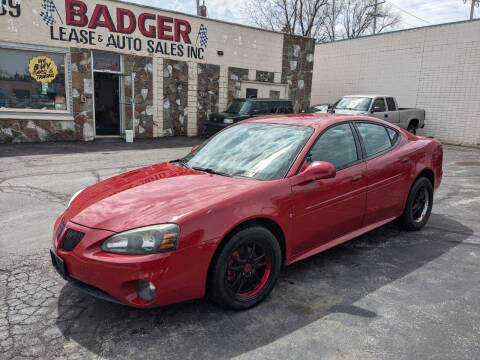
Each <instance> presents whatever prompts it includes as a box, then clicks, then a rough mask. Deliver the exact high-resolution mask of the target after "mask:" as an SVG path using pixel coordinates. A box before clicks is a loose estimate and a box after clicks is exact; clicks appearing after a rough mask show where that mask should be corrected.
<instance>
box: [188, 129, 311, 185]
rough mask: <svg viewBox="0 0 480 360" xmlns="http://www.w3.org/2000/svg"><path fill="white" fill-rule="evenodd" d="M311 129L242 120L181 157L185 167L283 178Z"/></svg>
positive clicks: (244, 175)
mask: <svg viewBox="0 0 480 360" xmlns="http://www.w3.org/2000/svg"><path fill="white" fill-rule="evenodd" d="M312 133H313V128H311V127H308V126H295V125H284V124H264V123H243V124H238V125H235V126H232V127H229V128H227V129H225V130H224V131H222V132H220V133H218V134H217V135H215V136H214V137H212V138H211V139H209V140H208V141H206V142H204V143H203V144H202V145H200V146H199V147H198V148H197V149H195V150H194V151H193V152H191V153H190V154H188V155H187V156H186V157H185V158H184V159H182V161H181V162H182V164H183V165H184V166H186V167H189V168H192V169H196V170H200V171H205V172H209V173H216V174H220V175H224V176H235V177H244V178H251V179H256V180H277V179H281V178H283V177H285V175H286V174H287V172H288V170H289V169H290V167H291V166H292V164H293V162H294V161H295V159H296V157H297V156H298V153H299V152H300V151H301V149H302V148H303V146H304V145H305V143H306V142H307V140H308V138H309V137H310V136H311V135H312Z"/></svg>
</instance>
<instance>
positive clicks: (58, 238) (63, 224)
mask: <svg viewBox="0 0 480 360" xmlns="http://www.w3.org/2000/svg"><path fill="white" fill-rule="evenodd" d="M63 229H65V221H63V219H62V221H61V222H60V225H58V229H57V240H60V236H61V235H62V232H63Z"/></svg>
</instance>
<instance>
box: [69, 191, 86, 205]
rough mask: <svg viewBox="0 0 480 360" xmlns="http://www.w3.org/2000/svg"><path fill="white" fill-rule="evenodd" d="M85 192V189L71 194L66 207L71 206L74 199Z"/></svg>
mask: <svg viewBox="0 0 480 360" xmlns="http://www.w3.org/2000/svg"><path fill="white" fill-rule="evenodd" d="M83 190H85V189H81V190H78V191H77V192H76V193H75V194H73V196H72V197H71V198H70V201H69V202H68V205H67V207H70V205H71V204H72V202H73V200H75V198H76V197H77V196H78V195H80V193H81V192H82V191H83Z"/></svg>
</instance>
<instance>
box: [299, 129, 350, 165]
mask: <svg viewBox="0 0 480 360" xmlns="http://www.w3.org/2000/svg"><path fill="white" fill-rule="evenodd" d="M308 160H309V161H328V162H331V163H332V164H333V166H335V168H336V169H337V170H341V169H344V168H346V167H348V166H349V165H350V164H352V163H354V162H356V161H357V160H358V154H357V145H356V144H355V138H354V136H353V133H352V129H351V128H350V125H349V124H340V125H336V126H333V127H331V128H329V129H327V130H325V132H323V133H322V134H321V135H320V137H319V139H318V140H317V142H316V143H315V144H314V145H313V146H312V148H311V149H310V153H309V159H308Z"/></svg>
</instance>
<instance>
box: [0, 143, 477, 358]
mask: <svg viewBox="0 0 480 360" xmlns="http://www.w3.org/2000/svg"><path fill="white" fill-rule="evenodd" d="M198 141H199V140H198V139H186V138H168V139H159V140H149V141H137V142H135V143H134V144H125V143H122V142H119V141H107V142H105V141H104V142H95V143H46V144H18V145H0V230H1V231H0V358H2V359H3V358H5V359H10V358H22V359H28V358H45V359H47V358H48V359H52V358H55V359H56V358H58V359H63V358H68V359H74V358H79V359H84V358H92V359H97V358H100V359H117V358H118V359H132V358H152V359H153V358H155V359H163V358H165V359H182V360H183V359H224V358H234V357H235V358H239V359H256V358H262V359H263V358H265V359H279V358H282V359H480V355H479V354H480V221H479V215H480V150H478V149H471V148H460V147H453V146H446V147H445V160H444V180H443V183H442V185H441V187H440V190H439V191H438V192H437V193H436V195H435V204H434V207H433V212H432V216H431V219H430V222H429V223H428V225H427V226H426V227H425V228H424V229H423V230H422V231H420V232H415V233H408V232H404V231H402V230H400V229H399V228H398V227H397V225H396V224H395V223H392V224H388V225H386V226H384V227H382V228H380V229H377V230H375V231H373V232H371V233H368V234H366V235H364V236H361V237H359V238H357V239H354V240H352V241H350V242H348V243H346V244H343V245H341V246H339V247H336V248H334V249H331V250H329V251H327V252H324V253H322V254H320V255H317V256H315V257H313V258H310V259H307V260H304V261H302V262H300V263H297V264H294V265H292V266H291V267H289V268H286V269H284V270H283V272H282V274H281V279H280V281H279V283H278V284H277V286H276V288H275V289H274V291H273V292H272V294H271V296H270V297H269V298H268V299H267V300H266V301H265V302H263V303H262V304H260V305H259V306H257V307H256V308H254V309H251V310H248V311H244V312H235V311H231V310H225V309H223V308H219V307H217V306H216V305H214V304H212V303H210V302H209V301H207V300H196V301H192V302H188V303H183V304H177V305H172V306H168V307H164V308H158V309H153V310H137V309H132V308H128V307H125V306H121V305H116V304H112V303H107V302H104V301H101V300H97V299H95V298H92V297H90V296H88V295H84V294H83V293H81V292H79V291H78V290H77V289H75V288H73V287H71V286H70V285H68V284H66V282H65V281H64V280H63V279H61V278H60V277H59V276H58V275H57V273H56V272H55V271H54V269H53V267H52V266H51V263H50V258H49V253H48V249H49V248H50V246H51V233H52V226H53V222H54V220H55V219H56V217H57V216H58V215H59V214H60V213H61V212H62V211H63V210H64V209H65V206H66V204H67V202H68V200H69V198H70V196H71V195H72V194H73V193H75V192H76V191H77V190H78V189H80V188H83V187H85V186H87V185H90V184H93V183H95V182H97V181H99V180H102V179H105V178H108V177H110V176H113V175H115V174H118V173H121V172H125V171H127V170H130V169H134V168H138V167H142V166H146V165H150V164H152V163H157V162H162V161H165V160H169V159H175V158H178V157H180V156H182V155H184V154H186V153H187V152H188V151H189V149H190V147H191V146H193V145H195V144H196V143H197V142H198Z"/></svg>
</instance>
